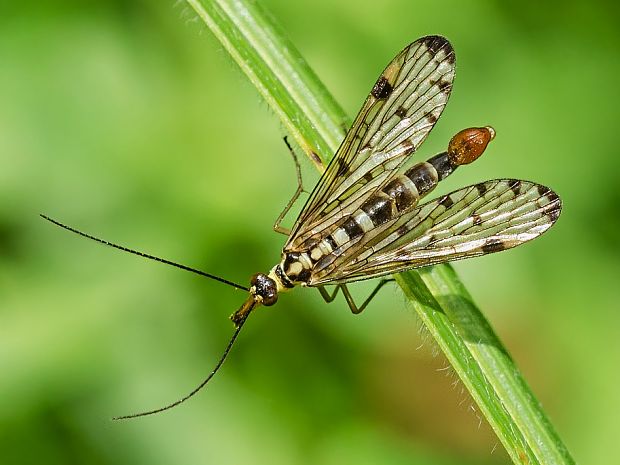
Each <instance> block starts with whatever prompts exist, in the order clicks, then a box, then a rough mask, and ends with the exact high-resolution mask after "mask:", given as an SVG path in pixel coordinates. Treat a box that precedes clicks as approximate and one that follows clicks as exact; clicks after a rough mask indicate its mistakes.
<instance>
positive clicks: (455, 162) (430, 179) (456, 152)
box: [279, 128, 493, 286]
mask: <svg viewBox="0 0 620 465" xmlns="http://www.w3.org/2000/svg"><path fill="white" fill-rule="evenodd" d="M492 137H493V133H492V132H491V130H490V129H487V128H479V129H478V128H477V129H466V130H464V131H461V132H460V133H458V134H457V135H456V136H454V137H453V138H452V140H451V141H450V144H449V146H448V151H447V152H443V153H440V154H439V155H435V156H434V157H432V158H430V159H429V160H427V161H426V162H423V163H418V164H417V165H414V166H412V167H411V168H409V169H408V170H407V171H405V172H404V173H402V174H400V175H398V176H396V177H394V178H393V179H392V180H390V182H388V183H387V184H386V185H385V186H384V187H383V188H381V189H380V190H378V191H377V192H375V193H374V194H373V195H372V196H370V197H369V198H368V199H367V200H366V201H365V202H364V203H363V204H362V205H361V206H360V207H359V208H358V209H357V210H356V211H354V212H353V213H351V214H348V215H346V216H344V217H343V218H342V219H340V220H339V221H337V222H336V223H334V225H333V226H332V227H330V228H328V229H326V230H325V231H324V233H323V234H322V235H321V237H318V238H317V237H314V238H313V239H311V240H310V241H306V243H305V244H304V246H305V247H304V248H305V249H306V250H300V251H298V252H292V253H291V252H289V253H286V254H285V256H284V257H283V260H282V262H281V264H280V265H279V267H280V274H282V272H283V274H284V275H285V276H284V277H282V276H281V278H284V279H282V280H283V282H284V283H285V284H286V281H287V280H288V281H289V283H290V284H291V286H292V285H293V283H296V282H301V283H308V282H309V281H310V279H311V276H312V273H313V271H321V270H323V269H324V268H326V267H328V266H329V265H330V264H331V263H332V262H333V261H334V260H335V259H336V258H337V257H339V256H341V255H342V254H344V253H346V251H347V249H349V247H352V246H353V245H355V244H358V243H359V242H360V241H362V242H366V241H367V240H369V239H370V238H372V237H373V231H375V230H376V229H377V228H379V227H381V226H382V225H384V224H385V223H388V222H390V221H392V220H395V219H397V218H399V217H401V216H402V215H403V214H405V213H406V212H408V211H409V210H411V209H412V208H414V207H415V206H416V205H417V204H418V202H419V200H420V199H421V198H422V197H424V196H425V195H426V194H428V193H429V192H431V191H432V190H433V189H434V188H435V187H436V186H437V184H438V183H439V181H441V180H443V179H445V178H446V177H448V176H449V175H450V174H452V173H453V172H454V170H455V169H456V168H457V167H458V166H460V165H463V164H467V163H471V162H472V161H473V160H475V159H476V158H478V157H479V156H480V155H481V154H482V152H483V151H484V149H485V148H486V145H487V143H488V142H489V141H490V140H491V139H492Z"/></svg>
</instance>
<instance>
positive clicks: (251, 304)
mask: <svg viewBox="0 0 620 465" xmlns="http://www.w3.org/2000/svg"><path fill="white" fill-rule="evenodd" d="M249 305H250V309H249V310H250V311H251V309H252V308H253V307H254V305H255V304H254V302H253V301H252V302H251V303H250V304H249ZM250 311H248V313H246V314H245V315H244V316H243V318H242V319H241V320H240V321H239V322H238V323H237V324H238V326H237V329H236V330H235V332H234V333H233V335H232V337H231V338H230V342H229V343H228V345H227V346H226V349H225V350H224V353H223V354H222V357H221V358H220V360H219V362H217V365H215V368H214V369H213V371H212V372H211V373H210V374H209V376H207V377H206V379H205V380H204V381H203V382H202V383H200V384H199V385H198V386H197V387H196V388H195V389H194V390H193V391H192V392H190V393H189V394H187V395H186V396H185V397H183V398H182V399H179V400H177V401H175V402H172V403H171V404H168V405H166V406H165V407H160V408H158V409H155V410H148V411H146V412H141V413H132V414H131V415H122V416H120V417H113V418H112V420H129V419H131V418H138V417H146V416H148V415H154V414H155V413H161V412H164V411H166V410H169V409H171V408H173V407H176V406H177V405H179V404H182V403H183V402H185V401H186V400H187V399H189V398H190V397H192V396H193V395H194V394H196V393H197V392H198V391H200V390H201V389H202V388H203V387H205V385H206V384H207V383H208V382H209V381H211V378H213V376H215V374H216V373H217V372H218V370H219V369H220V367H221V366H222V364H223V363H224V360H226V357H227V356H228V353H229V352H230V349H232V346H233V344H234V343H235V339H237V336H239V333H240V332H241V328H243V325H244V323H245V320H247V319H248V315H249V314H250Z"/></svg>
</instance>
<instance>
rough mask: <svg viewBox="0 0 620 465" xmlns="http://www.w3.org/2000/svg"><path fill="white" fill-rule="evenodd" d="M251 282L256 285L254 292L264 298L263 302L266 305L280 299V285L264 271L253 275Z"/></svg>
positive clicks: (253, 285)
mask: <svg viewBox="0 0 620 465" xmlns="http://www.w3.org/2000/svg"><path fill="white" fill-rule="evenodd" d="M250 284H251V285H252V287H254V289H255V291H254V294H255V295H258V296H260V297H261V298H262V304H263V305H265V306H266V307H269V306H270V305H273V304H275V303H276V302H277V301H278V286H277V285H276V283H275V281H274V280H273V279H271V278H270V277H269V276H267V275H265V274H263V273H257V274H255V275H254V276H252V279H251V280H250Z"/></svg>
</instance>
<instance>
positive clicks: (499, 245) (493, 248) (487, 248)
mask: <svg viewBox="0 0 620 465" xmlns="http://www.w3.org/2000/svg"><path fill="white" fill-rule="evenodd" d="M505 248H506V246H505V244H504V241H502V240H501V239H488V240H487V241H486V242H485V243H484V245H483V246H482V251H483V252H484V253H492V252H500V251H502V250H504V249H505Z"/></svg>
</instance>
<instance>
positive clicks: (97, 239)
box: [39, 213, 250, 292]
mask: <svg viewBox="0 0 620 465" xmlns="http://www.w3.org/2000/svg"><path fill="white" fill-rule="evenodd" d="M39 216H40V217H41V218H43V219H44V220H47V221H49V222H50V223H53V224H55V225H56V226H60V227H61V228H62V229H66V230H67V231H70V232H72V233H75V234H77V235H78V236H82V237H85V238H86V239H91V240H93V241H95V242H99V243H100V244H103V245H107V246H110V247H113V248H115V249H118V250H122V251H123V252H127V253H130V254H134V255H137V256H139V257H143V258H148V259H149V260H154V261H156V262H160V263H165V264H166V265H170V266H174V267H176V268H180V269H181V270H185V271H191V272H192V273H195V274H198V275H200V276H204V277H205V278H209V279H213V280H214V281H218V282H220V283H223V284H228V285H229V286H232V287H235V288H237V289H241V290H242V291H247V292H249V291H250V289H249V288H247V287H245V286H242V285H241V284H237V283H233V282H232V281H229V280H227V279H224V278H220V277H219V276H215V275H212V274H209V273H206V272H204V271H200V270H197V269H195V268H190V267H189V266H186V265H181V264H180V263H175V262H173V261H170V260H166V259H165V258H160V257H156V256H155V255H150V254H147V253H144V252H140V251H138V250H133V249H130V248H128V247H124V246H122V245H118V244H114V243H112V242H108V241H105V240H103V239H99V238H98V237H95V236H91V235H90V234H86V233H84V232H82V231H79V230H77V229H75V228H72V227H71V226H67V225H66V224H62V223H61V222H60V221H56V220H55V219H52V218H50V217H49V216H46V215H44V214H42V213H40V214H39Z"/></svg>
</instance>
